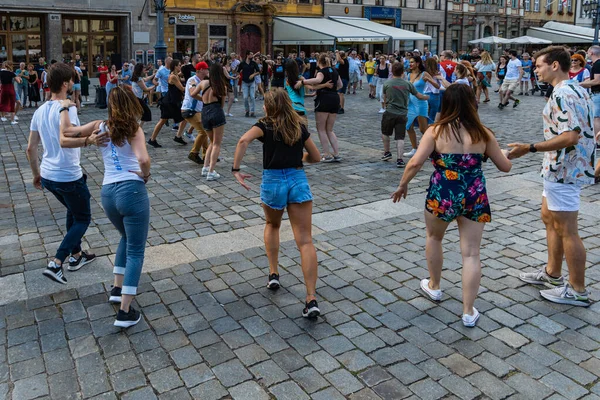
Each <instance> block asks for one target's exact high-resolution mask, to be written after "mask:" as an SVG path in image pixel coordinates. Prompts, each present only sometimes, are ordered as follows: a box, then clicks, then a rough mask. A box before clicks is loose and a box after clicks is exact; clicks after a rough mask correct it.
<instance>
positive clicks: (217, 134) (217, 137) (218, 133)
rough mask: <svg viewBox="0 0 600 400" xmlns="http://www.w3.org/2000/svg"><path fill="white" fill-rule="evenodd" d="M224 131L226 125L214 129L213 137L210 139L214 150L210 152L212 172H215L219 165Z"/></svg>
mask: <svg viewBox="0 0 600 400" xmlns="http://www.w3.org/2000/svg"><path fill="white" fill-rule="evenodd" d="M224 133H225V125H221V126H219V127H218V128H215V129H213V138H212V139H211V140H210V144H211V146H212V152H211V153H210V169H209V171H210V172H213V171H214V170H215V167H216V166H217V159H218V158H219V153H221V143H223V134H224Z"/></svg>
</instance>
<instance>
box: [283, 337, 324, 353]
mask: <svg viewBox="0 0 600 400" xmlns="http://www.w3.org/2000/svg"><path fill="white" fill-rule="evenodd" d="M287 342H288V343H289V344H290V345H291V346H292V347H293V348H294V349H295V350H296V351H297V352H298V354H300V355H302V356H306V355H307V354H310V353H313V352H315V351H318V350H320V349H321V347H320V346H319V345H318V344H317V342H316V341H315V340H314V339H313V338H311V337H310V336H308V335H306V334H302V335H298V336H294V337H292V338H289V339H288V340H287Z"/></svg>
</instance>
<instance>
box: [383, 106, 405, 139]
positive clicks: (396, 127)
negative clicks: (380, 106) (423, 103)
mask: <svg viewBox="0 0 600 400" xmlns="http://www.w3.org/2000/svg"><path fill="white" fill-rule="evenodd" d="M406 122H408V118H407V117H406V115H400V114H393V113H391V112H387V111H386V112H384V113H383V117H382V118H381V133H382V134H383V135H385V136H392V133H393V134H394V139H396V140H404V137H405V136H406Z"/></svg>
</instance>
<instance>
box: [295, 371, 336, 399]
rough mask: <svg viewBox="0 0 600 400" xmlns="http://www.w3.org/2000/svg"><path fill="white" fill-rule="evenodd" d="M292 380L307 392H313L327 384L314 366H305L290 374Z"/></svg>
mask: <svg viewBox="0 0 600 400" xmlns="http://www.w3.org/2000/svg"><path fill="white" fill-rule="evenodd" d="M290 376H291V378H292V379H293V380H294V382H296V383H298V384H299V385H300V386H302V388H303V389H304V390H305V391H306V392H307V393H309V394H310V393H313V392H316V391H318V390H320V389H323V388H326V387H327V386H329V383H328V382H327V381H326V380H325V379H323V377H322V375H321V374H320V373H319V372H317V371H316V370H315V369H314V368H311V367H306V368H302V369H300V370H298V371H296V372H292V373H291V374H290Z"/></svg>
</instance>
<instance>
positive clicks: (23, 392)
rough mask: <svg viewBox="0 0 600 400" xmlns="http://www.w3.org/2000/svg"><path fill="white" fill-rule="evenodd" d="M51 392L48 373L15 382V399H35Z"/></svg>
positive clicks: (13, 392)
mask: <svg viewBox="0 0 600 400" xmlns="http://www.w3.org/2000/svg"><path fill="white" fill-rule="evenodd" d="M48 394H49V389H48V382H47V380H46V374H40V375H35V376H32V377H30V378H26V379H21V380H18V381H16V382H15V387H14V388H13V391H12V395H13V398H14V399H23V400H29V399H35V398H36V397H40V396H45V395H48Z"/></svg>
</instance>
